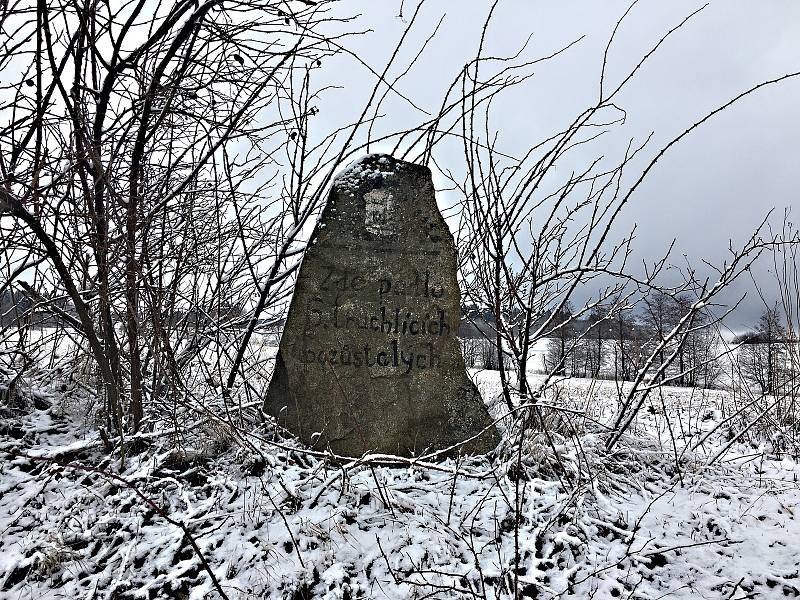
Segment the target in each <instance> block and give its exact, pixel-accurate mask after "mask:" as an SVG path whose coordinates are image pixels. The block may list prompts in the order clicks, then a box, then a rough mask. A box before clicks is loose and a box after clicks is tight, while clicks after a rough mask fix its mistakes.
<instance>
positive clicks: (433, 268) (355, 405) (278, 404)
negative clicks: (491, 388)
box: [264, 155, 499, 456]
mask: <svg viewBox="0 0 800 600" xmlns="http://www.w3.org/2000/svg"><path fill="white" fill-rule="evenodd" d="M460 316H461V308H460V292H459V288H458V282H457V281H456V251H455V246H454V243H453V236H452V234H451V233H450V230H449V229H448V227H447V225H446V223H445V221H444V219H443V218H442V215H441V213H440V212H439V209H438V208H437V206H436V199H435V197H434V188H433V181H432V179H431V172H430V170H429V169H428V168H427V167H423V166H420V165H416V164H412V163H408V162H403V161H400V160H397V159H395V158H392V157H391V156H387V155H370V156H367V157H365V158H362V159H361V160H359V161H357V162H355V163H353V164H352V165H350V166H349V167H348V168H347V169H346V170H345V171H344V172H343V173H341V174H340V175H339V176H338V177H337V178H336V180H335V181H334V183H333V188H332V190H331V193H330V197H329V199H328V203H327V205H326V206H325V208H324V210H323V212H322V216H321V218H320V221H319V223H318V224H317V226H316V229H315V230H314V232H313V234H312V237H311V240H310V242H309V246H308V249H307V250H306V253H305V256H304V257H303V262H302V265H301V266H300V271H299V273H298V276H297V283H296V286H295V291H294V296H293V297H292V302H291V305H290V307H289V314H288V317H287V320H286V325H285V328H284V331H283V336H282V338H281V343H280V349H279V351H278V355H277V358H276V365H275V373H274V376H273V378H272V381H271V382H270V386H269V391H268V394H267V400H266V402H265V406H264V408H265V410H266V412H267V413H268V414H271V415H273V416H275V418H276V419H277V421H278V423H280V424H281V425H283V426H284V427H286V428H287V429H288V430H290V431H292V432H293V433H295V434H296V435H298V436H299V437H300V438H301V439H302V440H303V441H304V442H305V443H307V444H309V445H311V446H313V447H315V448H320V449H324V448H330V449H331V450H332V451H333V452H335V453H337V454H343V455H348V456H359V455H361V454H363V453H364V452H370V451H375V452H381V453H391V454H399V455H403V456H410V455H417V456H418V455H421V454H423V453H425V452H427V451H432V450H442V449H445V448H449V447H450V446H452V445H454V444H457V443H459V442H462V441H464V440H466V439H469V438H471V437H473V436H475V435H476V434H479V433H480V432H481V431H482V430H484V429H487V428H488V429H487V430H486V431H485V432H484V433H483V434H481V435H480V436H478V437H477V438H476V439H474V440H472V441H470V442H468V443H466V444H464V445H463V446H461V448H460V451H461V452H463V453H482V452H487V451H489V450H491V449H492V448H494V446H495V445H496V444H497V442H498V441H499V440H498V435H497V432H496V430H495V429H494V427H491V419H490V417H489V415H488V413H487V411H486V407H485V406H484V404H483V401H482V400H481V397H480V394H479V393H478V390H477V389H476V387H475V385H474V384H473V383H472V381H471V380H470V379H469V377H468V375H467V373H466V369H465V367H464V359H463V356H462V354H461V347H460V344H459V342H458V338H457V337H456V333H457V332H458V325H459V321H460Z"/></svg>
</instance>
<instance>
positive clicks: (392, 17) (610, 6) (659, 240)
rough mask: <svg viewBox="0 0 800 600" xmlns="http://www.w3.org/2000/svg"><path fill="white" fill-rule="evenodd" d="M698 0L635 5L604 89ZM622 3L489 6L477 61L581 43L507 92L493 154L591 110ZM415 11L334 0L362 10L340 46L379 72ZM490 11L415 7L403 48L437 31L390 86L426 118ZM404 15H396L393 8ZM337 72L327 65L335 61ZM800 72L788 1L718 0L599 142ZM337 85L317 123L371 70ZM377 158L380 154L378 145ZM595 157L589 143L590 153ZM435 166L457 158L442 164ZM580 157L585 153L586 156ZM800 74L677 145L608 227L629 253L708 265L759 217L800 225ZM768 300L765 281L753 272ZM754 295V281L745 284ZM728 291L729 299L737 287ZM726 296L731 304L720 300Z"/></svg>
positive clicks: (657, 137) (796, 20)
mask: <svg viewBox="0 0 800 600" xmlns="http://www.w3.org/2000/svg"><path fill="white" fill-rule="evenodd" d="M702 5H703V3H698V2H689V1H684V0H670V1H669V2H666V1H663V0H641V1H640V2H639V3H638V4H637V5H636V6H635V7H634V8H633V10H632V11H631V13H630V15H629V17H628V18H627V19H626V21H625V22H624V25H623V27H622V29H621V30H620V31H619V33H618V37H617V38H616V41H615V44H614V46H613V48H612V51H611V54H610V56H609V65H610V66H609V71H608V75H607V77H608V78H609V79H610V80H615V78H616V80H618V79H619V78H620V77H622V76H623V75H624V73H626V72H627V71H628V70H630V69H631V68H632V67H633V66H634V65H635V64H636V62H638V60H639V59H640V58H641V56H642V55H643V54H644V53H645V52H647V51H648V50H649V48H650V47H651V46H652V45H653V44H654V43H655V42H656V41H657V40H658V39H660V38H661V37H662V36H663V35H664V34H665V33H666V32H667V31H668V30H669V29H671V28H672V27H674V26H675V25H676V24H677V23H679V22H680V21H681V20H682V19H683V18H684V17H685V16H687V15H688V14H689V13H691V12H693V11H694V10H696V9H697V8H699V7H701V6H702ZM628 6H629V2H620V1H616V0H604V1H596V0H594V1H589V0H582V1H581V0H561V1H559V2H553V1H543V0H538V1H532V0H528V1H525V0H501V1H500V2H499V4H498V8H497V10H496V14H495V17H494V19H493V21H492V25H491V27H490V29H489V33H488V37H487V49H488V53H489V54H508V53H510V52H512V51H514V50H516V49H518V48H519V47H520V46H521V44H522V43H524V41H525V40H526V39H527V38H528V36H530V35H533V38H532V40H531V43H530V45H529V47H528V56H531V57H535V56H542V55H546V54H549V53H550V52H552V51H553V50H555V49H557V48H559V47H561V46H563V45H565V44H566V43H568V42H570V41H572V40H574V39H577V38H579V37H580V36H582V35H585V36H586V37H585V38H584V39H583V40H582V41H581V42H580V43H579V44H578V45H576V46H575V47H573V48H571V49H570V50H569V51H568V52H567V53H565V54H564V55H562V56H561V57H559V58H558V59H556V60H554V61H552V62H548V63H546V64H544V65H542V66H541V67H539V68H537V70H536V75H535V77H534V78H533V79H531V80H530V81H529V82H527V83H526V84H524V87H522V88H518V89H516V90H515V91H514V92H513V93H511V94H509V95H508V96H507V97H506V98H505V100H504V103H502V104H501V105H500V107H499V110H498V111H497V112H496V119H495V123H494V124H495V127H496V128H497V129H498V131H499V133H500V137H501V141H502V143H503V145H504V147H505V148H508V149H511V150H513V151H516V152H520V151H524V149H525V148H527V147H529V146H530V145H532V144H534V143H536V142H538V141H540V140H541V139H542V138H543V137H544V136H546V135H548V134H552V133H554V132H556V131H558V130H559V128H561V127H563V126H564V125H565V124H567V123H569V122H570V121H571V119H572V118H573V117H574V116H575V115H576V114H578V113H579V112H580V111H582V110H583V109H585V108H586V107H587V106H589V105H590V104H592V103H595V102H596V95H597V81H598V75H599V71H600V66H601V62H602V54H603V49H604V47H605V45H606V43H607V41H608V38H609V35H610V34H611V31H612V30H613V28H614V25H615V23H616V21H617V19H618V18H619V17H620V16H621V15H622V14H623V13H624V12H625V10H626V9H627V7H628ZM415 7H416V2H409V1H407V0H406V1H405V2H401V0H381V1H374V2H363V1H355V0H354V1H352V2H350V1H344V2H342V5H341V10H342V13H343V14H345V13H351V14H356V13H360V14H361V15H362V18H361V20H360V21H359V23H360V25H361V26H362V27H369V28H371V29H372V30H373V32H372V33H370V34H368V35H366V36H364V37H363V38H360V39H359V40H357V41H355V42H351V44H350V47H352V48H355V49H356V50H357V51H358V52H359V55H360V56H362V57H363V58H364V59H365V60H367V61H368V62H369V63H370V64H372V65H374V66H376V67H380V66H382V65H383V64H384V61H385V60H386V58H387V57H388V56H389V54H390V52H391V51H392V49H393V47H394V44H395V43H396V41H397V40H398V39H399V36H400V35H401V34H402V32H403V30H404V28H405V27H406V25H407V21H408V18H409V17H410V16H411V14H412V13H413V11H414V9H415ZM489 7H490V3H489V2H484V1H478V0H435V1H429V2H428V3H427V4H425V5H424V7H423V9H422V12H421V15H420V18H419V25H418V26H417V27H416V29H415V32H414V33H413V34H412V38H413V39H412V41H413V42H415V44H416V45H414V44H411V45H410V46H409V49H411V48H414V49H415V51H416V48H418V47H419V44H420V43H421V42H422V41H423V40H424V39H425V38H426V37H427V36H428V35H430V33H431V31H432V29H433V27H434V26H435V24H436V23H437V22H438V20H439V19H440V17H441V16H442V15H444V16H445V19H444V22H443V24H442V26H441V29H440V31H439V34H438V35H437V37H436V38H435V39H434V40H433V41H432V42H431V44H430V45H429V47H428V49H427V50H426V52H425V54H424V55H423V57H422V58H421V59H420V61H419V62H418V64H417V65H416V66H415V69H414V70H413V71H412V72H411V73H409V75H408V76H406V77H405V78H404V79H403V80H402V82H401V84H400V88H401V89H402V91H403V92H404V93H405V94H407V95H408V96H410V97H412V98H414V100H415V102H417V103H418V104H420V105H421V106H423V107H427V108H429V109H431V110H433V109H435V108H436V106H437V104H438V103H439V102H440V101H441V96H442V92H443V91H444V89H445V88H446V86H447V85H449V83H450V82H451V80H452V78H453V77H454V76H455V74H457V73H458V70H459V69H460V68H461V66H462V65H463V64H464V62H465V61H466V60H468V59H469V57H471V56H473V55H474V52H475V49H476V47H477V42H478V39H479V34H480V28H481V27H482V24H483V21H484V18H485V15H486V14H487V11H488V9H489ZM401 8H402V12H403V18H401V17H399V16H398V15H399V13H400V11H401ZM334 67H335V65H334ZM796 70H800V2H798V1H797V0H760V1H758V2H754V1H752V0H717V1H712V2H711V3H710V4H709V5H708V7H707V8H705V9H704V10H703V11H702V12H701V13H699V14H698V15H697V16H696V17H694V18H693V19H692V20H691V21H690V22H689V23H688V24H687V25H686V26H685V27H684V28H683V29H681V30H680V31H679V32H677V33H676V34H675V35H674V37H671V38H670V39H669V40H668V41H667V43H666V44H665V45H664V46H663V47H662V49H660V50H659V53H658V54H657V55H656V56H654V57H653V58H652V59H651V60H650V61H649V62H648V63H647V65H646V68H645V69H644V71H643V72H641V73H640V74H639V75H638V76H637V78H636V79H635V80H634V81H633V82H632V83H631V84H630V85H629V86H628V88H627V89H626V91H625V92H624V95H623V96H621V97H620V99H619V103H620V104H621V105H622V106H623V107H624V108H625V109H626V111H627V115H628V116H627V122H626V125H625V126H624V128H623V129H622V130H621V131H620V132H619V133H618V134H617V136H616V137H614V136H611V137H610V138H609V140H608V141H607V142H604V143H607V144H608V151H609V154H613V153H614V152H615V151H618V150H619V143H621V142H623V141H625V140H627V139H628V138H630V137H632V136H635V137H638V138H640V139H643V138H644V137H646V136H647V135H648V134H649V133H650V132H654V140H653V142H654V146H653V149H654V150H655V149H656V148H655V146H657V145H660V144H663V143H665V142H666V141H668V140H670V139H672V138H673V137H675V136H676V135H678V134H679V133H680V132H681V131H683V130H684V129H686V127H687V126H689V125H691V124H692V123H693V122H694V121H696V120H698V119H699V118H701V117H702V116H704V115H705V114H706V113H707V112H709V111H710V110H712V109H714V108H716V107H717V106H719V105H720V104H723V103H724V102H726V101H727V100H729V99H731V98H732V97H734V96H735V95H737V94H738V93H740V92H741V91H744V90H745V89H747V88H748V87H751V86H752V85H754V84H756V83H758V82H760V81H763V80H767V79H772V78H775V77H778V76H781V75H784V74H786V73H789V72H792V71H796ZM327 76H332V80H331V81H332V82H335V79H336V78H337V77H341V78H342V79H343V81H344V82H346V88H345V89H344V90H342V91H340V92H336V93H335V94H334V95H333V96H330V98H334V99H335V102H333V103H326V106H325V108H324V109H323V111H322V113H321V115H320V117H321V118H323V119H326V118H327V119H331V122H332V123H334V122H335V123H341V122H342V119H343V118H346V113H347V112H348V111H352V108H353V106H352V101H353V100H354V99H356V98H358V97H359V96H361V97H363V92H364V90H366V89H367V87H368V86H369V85H371V84H372V81H373V79H372V78H371V76H369V74H368V73H367V72H366V71H364V70H360V69H357V68H354V67H353V66H352V64H350V63H342V66H341V67H340V68H339V70H338V71H337V70H336V68H334V69H333V70H330V69H329V70H328V71H327ZM387 106H388V107H389V108H390V109H391V110H392V111H394V112H393V113H392V114H387V118H393V119H395V120H396V121H401V120H402V119H408V120H409V122H411V121H412V120H413V119H414V118H417V119H419V118H421V116H422V115H420V114H418V113H417V114H416V115H415V114H414V111H413V109H410V108H409V107H408V106H407V105H405V104H404V103H402V102H399V103H396V104H389V105H387ZM376 150H381V148H376ZM591 152H592V155H594V154H595V153H596V152H597V147H595V148H594V149H593V150H592V151H591ZM438 158H439V159H440V160H442V161H444V162H445V163H446V162H447V161H448V160H452V161H457V160H458V159H459V158H460V157H458V156H456V155H454V156H440V157H438ZM586 158H588V155H587V157H586ZM798 166H800V79H795V80H791V81H789V82H787V83H783V84H781V85H779V86H774V87H771V88H768V89H766V90H764V91H761V92H758V93H757V95H755V96H752V97H750V98H748V99H746V100H744V101H743V102H741V103H740V104H738V105H737V106H735V107H733V108H732V109H731V110H730V111H728V112H726V113H725V114H722V115H720V116H719V117H717V118H715V119H714V120H713V121H711V122H709V123H708V124H706V125H705V126H704V127H703V128H702V129H700V130H698V131H697V132H695V133H694V134H692V135H691V136H690V137H689V138H687V139H685V140H684V141H683V142H682V143H681V144H680V145H679V146H677V147H675V149H674V150H673V151H671V152H670V153H669V154H668V155H667V156H665V157H664V159H663V160H662V161H661V162H660V163H659V165H658V166H657V168H656V170H655V171H654V172H652V174H651V175H650V177H649V180H647V181H646V182H645V184H643V186H642V187H641V188H640V189H639V191H638V192H637V194H636V197H635V202H634V203H633V204H632V205H631V206H630V207H629V209H628V210H627V212H626V213H625V214H624V216H623V221H622V222H620V229H621V230H624V229H626V228H628V227H629V226H630V225H632V224H633V223H636V225H637V228H638V239H637V248H638V251H639V252H640V253H641V255H642V256H643V257H653V258H655V257H656V255H658V253H659V252H661V251H662V250H663V249H664V248H665V247H666V245H668V244H669V242H670V241H671V240H672V239H673V238H677V244H676V252H675V254H674V260H675V262H677V263H680V262H682V260H683V259H682V256H681V255H682V254H686V255H687V256H688V257H689V259H690V260H692V261H695V262H696V261H697V260H698V259H700V258H704V259H708V260H711V261H712V262H715V263H719V262H720V261H721V260H723V258H724V256H725V249H726V248H727V246H728V242H729V240H733V242H734V244H735V243H737V242H740V243H741V242H743V241H744V240H745V239H746V237H747V236H748V234H749V233H750V232H751V231H752V229H753V228H754V227H755V225H756V224H757V223H758V222H760V221H761V219H762V218H763V216H764V215H765V214H766V212H767V211H768V210H769V209H770V208H773V207H774V208H776V209H777V211H776V215H775V221H776V222H778V221H779V220H780V217H781V215H782V213H783V209H784V208H786V207H791V208H792V210H793V214H794V218H795V220H797V219H800V197H798V183H797V176H798V171H800V169H798ZM757 276H758V278H759V281H760V282H763V283H762V285H763V286H764V289H765V290H767V293H771V290H772V288H771V286H770V285H769V281H768V279H769V276H768V274H767V273H765V272H764V270H763V269H762V270H759V272H758V274H757ZM744 283H746V284H748V285H749V286H752V282H744ZM746 287H747V285H742V286H739V288H738V289H737V292H743V291H745V289H746ZM751 296H752V297H750V298H749V299H748V301H747V302H746V303H745V305H744V306H743V307H742V309H740V310H739V311H738V312H737V314H736V317H735V319H733V320H732V321H731V323H730V324H731V326H733V327H737V328H738V327H740V326H741V325H743V324H746V323H748V322H752V321H754V320H755V319H756V318H757V315H758V314H759V313H760V312H761V310H762V309H763V305H761V304H760V302H761V301H760V300H759V299H758V298H757V296H755V295H754V294H751ZM730 298H731V297H730V296H729V297H728V299H730Z"/></svg>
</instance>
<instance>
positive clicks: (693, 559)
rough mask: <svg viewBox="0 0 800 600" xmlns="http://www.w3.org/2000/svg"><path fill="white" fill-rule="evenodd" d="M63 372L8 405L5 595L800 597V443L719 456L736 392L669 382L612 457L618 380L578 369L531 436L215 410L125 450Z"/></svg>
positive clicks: (1, 524) (2, 527)
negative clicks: (400, 460) (102, 434)
mask: <svg viewBox="0 0 800 600" xmlns="http://www.w3.org/2000/svg"><path fill="white" fill-rule="evenodd" d="M474 376H475V378H476V381H477V382H478V384H479V386H480V387H481V389H482V391H483V393H484V397H485V398H486V399H487V401H488V402H489V403H490V404H491V405H492V406H493V410H499V406H500V405H499V403H498V402H497V400H496V398H497V396H498V380H497V373H495V372H487V371H483V372H475V373H474ZM60 389H61V388H60V384H59V382H58V381H56V380H54V381H53V382H50V383H47V382H42V383H40V385H39V388H38V389H37V390H36V393H37V394H38V396H39V397H40V398H41V399H42V402H40V403H39V404H40V406H42V407H44V406H45V404H49V403H52V405H53V406H52V408H49V409H47V408H44V409H37V410H32V411H30V412H29V413H28V414H27V415H24V416H15V417H14V418H13V419H12V418H3V419H2V420H0V598H20V599H40V598H41V599H44V598H86V599H90V598H129V599H133V598H197V599H200V598H216V597H219V594H218V592H217V591H216V589H215V585H214V582H213V581H212V578H211V576H210V575H209V573H208V572H207V570H206V568H205V566H204V564H203V561H206V563H207V565H208V567H209V569H210V570H211V571H212V572H213V574H214V577H215V578H216V579H217V580H218V583H219V585H220V586H221V589H222V590H223V591H224V593H225V594H226V595H227V597H229V598H231V599H233V598H237V599H238V598H242V599H244V598H266V597H269V598H291V599H301V598H325V599H345V598H351V599H353V598H426V597H427V598H431V597H433V598H513V597H514V596H515V595H516V596H517V597H522V598H525V597H529V598H631V599H633V598H642V599H644V598H648V599H656V598H709V599H711V598H713V599H733V598H737V599H742V598H784V597H787V596H788V597H796V596H800V582H799V581H798V579H799V578H800V574H799V571H800V553H798V551H797V545H798V542H800V521H799V520H798V515H797V514H796V513H797V511H798V510H800V508H799V507H798V504H799V502H798V501H800V491H799V489H798V483H797V478H798V474H799V473H800V468H799V467H798V462H797V460H796V458H797V457H791V456H787V455H785V454H781V453H779V452H778V450H779V448H776V447H774V445H773V444H770V443H769V441H765V442H764V443H760V444H759V443H757V442H753V443H747V444H745V443H740V444H736V445H734V446H733V447H731V450H730V451H729V452H728V453H727V454H726V455H725V456H724V457H723V458H722V460H720V461H718V462H717V463H716V464H714V465H708V464H707V463H708V458H709V457H710V456H714V455H715V454H716V452H717V450H718V449H719V448H720V447H721V446H722V444H724V443H725V441H726V434H725V427H716V425H718V424H720V423H721V422H722V420H723V419H724V418H725V415H726V414H727V413H726V410H727V409H726V406H725V404H726V394H725V393H724V392H706V393H705V394H701V393H700V392H698V391H696V390H695V391H694V392H693V391H691V390H686V389H677V388H666V389H665V392H664V393H663V394H661V395H655V396H654V397H653V398H652V399H651V401H650V403H649V404H648V406H647V409H646V410H644V411H642V415H641V417H640V419H639V420H638V421H637V423H636V424H635V427H634V429H633V430H632V431H631V435H629V436H626V437H625V438H623V440H622V443H621V444H619V445H618V446H617V447H616V448H615V449H614V451H613V452H612V453H610V454H609V453H607V452H606V451H605V446H604V444H605V439H606V437H605V435H604V431H605V429H604V426H603V424H604V423H607V422H608V420H609V419H610V418H611V416H612V415H613V412H614V408H615V407H616V403H617V398H618V390H617V386H616V384H615V383H614V382H607V381H604V382H592V381H588V380H569V381H564V382H561V383H559V384H558V385H557V386H556V388H553V389H551V390H550V391H549V392H548V394H547V395H546V396H545V398H544V399H543V401H542V403H543V405H545V406H544V408H543V409H542V417H543V418H544V419H545V420H546V421H547V423H548V428H549V430H550V435H549V436H545V435H544V434H542V433H541V432H536V431H533V432H530V433H529V434H528V436H527V442H526V445H525V446H524V452H520V453H517V452H514V451H505V452H502V453H499V455H497V456H490V457H481V458H464V459H461V460H456V459H448V460H447V461H444V462H441V463H438V464H437V465H435V466H430V467H422V466H414V465H404V466H387V465H385V464H384V465H381V464H355V465H349V466H348V467H347V468H344V469H343V468H341V467H340V466H338V465H336V464H333V463H330V462H327V461H324V460H320V459H318V458H315V457H313V456H309V455H308V453H306V452H303V449H302V447H301V446H299V445H298V444H297V443H296V442H295V441H293V440H291V439H286V438H283V437H281V436H280V435H278V433H277V432H275V431H272V430H269V429H260V430H257V431H252V430H251V429H250V428H248V430H247V431H246V432H245V431H244V430H237V429H236V428H235V427H233V426H231V425H224V424H220V423H216V424H214V425H211V424H209V423H208V422H201V421H199V422H198V423H197V424H196V425H195V426H193V427H190V428H189V430H188V431H186V432H185V433H184V434H182V435H181V436H180V437H170V436H167V435H164V436H160V437H153V438H151V439H150V440H149V443H148V444H147V445H143V444H139V445H138V446H139V447H138V448H135V449H134V448H133V447H131V448H130V449H129V452H128V456H127V457H126V458H125V461H124V464H123V465H121V463H120V459H119V457H118V456H114V457H113V458H112V457H110V456H108V455H107V454H105V453H104V452H103V451H102V441H101V440H100V438H99V437H98V435H97V433H96V430H95V429H94V428H92V427H90V424H88V423H86V422H84V420H83V419H82V418H81V417H80V415H81V414H82V413H81V411H80V405H79V403H78V405H76V404H74V403H72V404H70V403H64V402H62V401H61V399H60ZM550 405H553V406H559V407H561V408H562V409H566V411H564V410H556V409H553V408H548V406H550ZM581 413H584V414H581ZM709 432H711V434H710V435H707V434H709ZM704 436H707V437H706V439H705V441H704V442H703V443H702V444H699V443H698V442H699V441H700V440H702V439H703V437H704ZM693 446H696V447H695V448H694V449H691V448H692V447H693ZM676 450H677V456H678V457H679V458H678V459H676ZM184 528H185V530H186V531H188V532H189V534H190V535H191V537H192V540H193V541H194V542H195V543H196V544H197V549H195V548H193V547H192V543H191V541H190V540H189V538H188V537H187V536H186V535H185V534H184ZM198 550H199V553H198ZM201 557H202V558H201ZM515 564H516V565H518V566H517V567H516V569H515V568H514V566H515ZM514 571H516V572H514Z"/></svg>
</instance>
